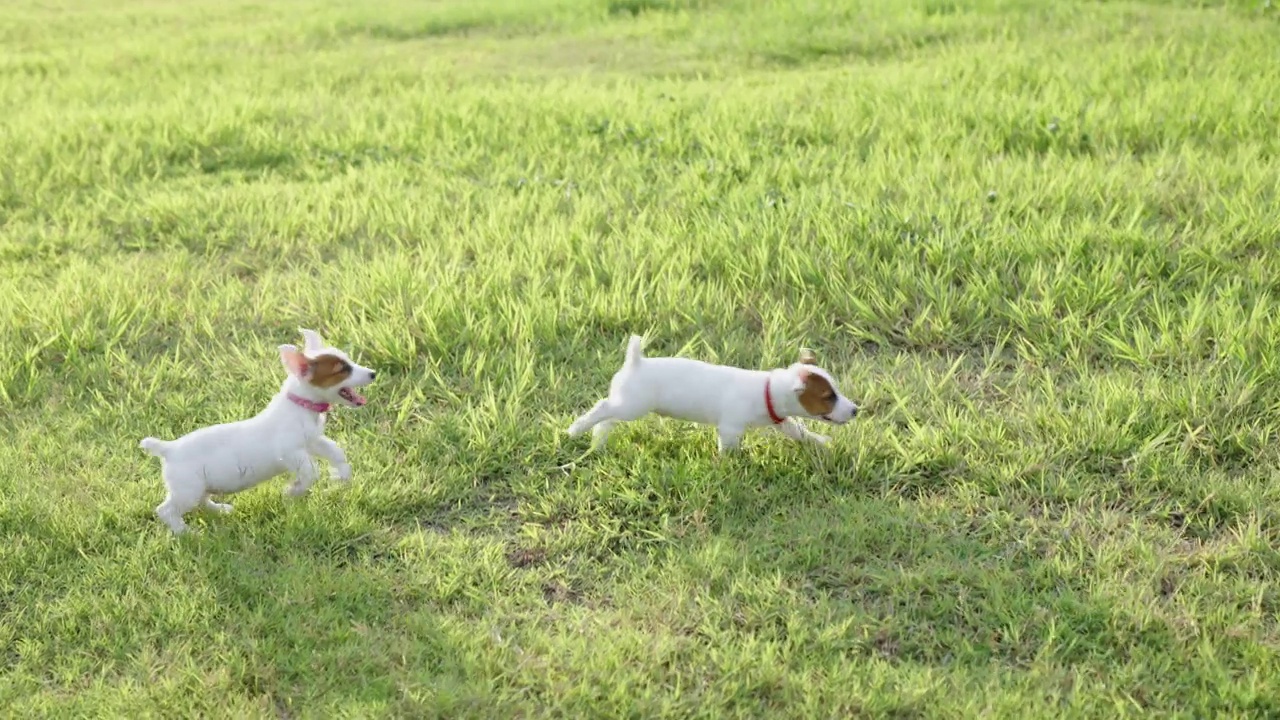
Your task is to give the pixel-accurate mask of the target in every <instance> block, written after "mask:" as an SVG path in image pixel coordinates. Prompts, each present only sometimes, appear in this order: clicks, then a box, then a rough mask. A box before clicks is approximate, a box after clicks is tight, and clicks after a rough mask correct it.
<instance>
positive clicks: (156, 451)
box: [138, 437, 169, 458]
mask: <svg viewBox="0 0 1280 720" xmlns="http://www.w3.org/2000/svg"><path fill="white" fill-rule="evenodd" d="M138 447H140V448H142V449H143V450H146V451H147V452H149V453H151V454H152V455H155V456H156V457H158V458H163V457H164V456H165V454H166V453H167V452H168V451H169V443H167V442H165V441H164V440H159V439H156V438H153V437H149V438H143V439H142V442H140V443H138Z"/></svg>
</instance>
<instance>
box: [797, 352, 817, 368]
mask: <svg viewBox="0 0 1280 720" xmlns="http://www.w3.org/2000/svg"><path fill="white" fill-rule="evenodd" d="M800 363H801V364H803V365H817V364H818V357H817V356H816V355H814V354H813V351H812V350H810V349H809V348H800Z"/></svg>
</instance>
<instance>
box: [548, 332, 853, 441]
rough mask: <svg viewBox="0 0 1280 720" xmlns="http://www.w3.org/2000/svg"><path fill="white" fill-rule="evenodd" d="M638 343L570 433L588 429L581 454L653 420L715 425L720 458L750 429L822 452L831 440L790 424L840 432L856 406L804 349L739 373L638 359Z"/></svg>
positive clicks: (635, 338) (667, 359) (634, 341)
mask: <svg viewBox="0 0 1280 720" xmlns="http://www.w3.org/2000/svg"><path fill="white" fill-rule="evenodd" d="M642 342H643V340H642V338H641V337H640V336H638V335H632V336H631V339H630V341H629V342H628V343H627V354H626V359H625V360H624V361H623V363H622V369H620V370H619V371H618V372H617V373H615V374H614V376H613V380H612V381H611V382H610V383H609V396H608V397H607V398H605V399H604V400H601V401H600V402H598V403H596V404H595V407H593V408H591V409H590V410H589V411H587V412H586V413H585V414H583V415H582V416H581V417H579V418H578V419H576V420H574V421H573V424H572V425H570V426H569V437H578V436H580V435H582V434H583V433H585V432H586V431H587V430H591V434H592V443H591V449H590V450H588V451H587V452H588V453H591V452H594V451H595V450H597V449H599V448H601V447H603V446H604V444H605V441H606V440H607V439H608V437H609V432H610V431H611V430H612V429H613V428H614V426H615V425H617V424H618V423H619V422H624V421H629V420H637V419H639V418H641V417H643V416H645V415H648V414H650V413H654V414H657V415H661V416H664V417H669V418H676V419H679V420H689V421H692V422H697V423H705V424H709V425H715V426H716V429H717V432H718V434H719V449H720V452H721V453H725V452H729V451H732V450H735V449H737V448H738V447H739V445H740V443H741V441H742V436H743V434H745V433H746V430H747V428H750V427H773V428H775V429H777V430H778V431H779V432H781V433H782V434H783V435H786V436H787V437H789V438H791V439H792V440H797V441H800V440H807V441H810V442H814V443H817V444H819V445H826V444H827V443H829V442H830V441H831V438H829V437H827V436H825V435H819V434H817V433H814V432H810V431H809V430H807V429H806V428H805V427H804V425H802V424H801V423H800V421H799V420H798V419H797V418H817V419H820V420H825V421H827V422H829V423H832V424H834V425H843V424H845V423H847V422H849V421H850V420H852V419H853V418H854V417H855V416H856V415H857V414H858V406H857V404H855V403H854V402H853V401H852V400H850V399H848V398H846V397H845V396H843V395H841V394H840V391H839V389H837V388H836V382H835V380H834V379H833V378H832V377H831V375H830V374H829V373H828V372H827V371H825V370H823V369H821V368H819V367H818V366H817V364H816V363H817V360H816V359H815V358H814V356H813V353H812V352H810V351H809V350H802V351H801V353H800V361H799V362H797V363H795V364H793V365H791V366H789V367H785V368H778V369H775V370H745V369H742V368H736V367H731V366H728V365H712V364H710V363H705V362H702V361H700V360H690V359H686V358H671V357H654V358H648V357H645V356H644V353H643V350H642V348H641V344H642Z"/></svg>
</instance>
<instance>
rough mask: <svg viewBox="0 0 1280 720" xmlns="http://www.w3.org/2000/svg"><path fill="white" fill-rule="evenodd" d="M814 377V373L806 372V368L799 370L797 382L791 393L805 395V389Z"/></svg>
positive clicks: (792, 386)
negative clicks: (811, 377)
mask: <svg viewBox="0 0 1280 720" xmlns="http://www.w3.org/2000/svg"><path fill="white" fill-rule="evenodd" d="M812 375H813V373H811V372H809V371H808V370H805V369H804V368H800V369H799V370H797V371H796V381H795V382H794V383H793V384H792V385H791V391H792V392H794V393H795V394H797V395H799V394H801V393H803V392H804V390H805V388H807V387H808V386H809V378H810V376H812Z"/></svg>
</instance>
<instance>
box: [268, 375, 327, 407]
mask: <svg viewBox="0 0 1280 720" xmlns="http://www.w3.org/2000/svg"><path fill="white" fill-rule="evenodd" d="M271 405H272V406H279V407H281V408H286V409H288V410H291V411H294V412H299V411H301V412H305V413H306V414H307V415H315V416H323V415H324V414H325V413H326V412H328V411H329V410H330V409H331V408H332V407H333V404H332V403H330V402H329V401H328V400H325V399H322V398H320V397H319V394H318V393H317V392H316V391H315V388H312V387H311V386H310V385H308V384H306V383H304V382H302V381H300V380H298V379H297V378H295V377H293V376H292V375H291V376H289V377H287V378H285V381H284V383H283V384H282V385H281V386H280V392H279V393H278V394H277V395H276V396H275V398H274V399H273V400H272V401H271Z"/></svg>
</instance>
